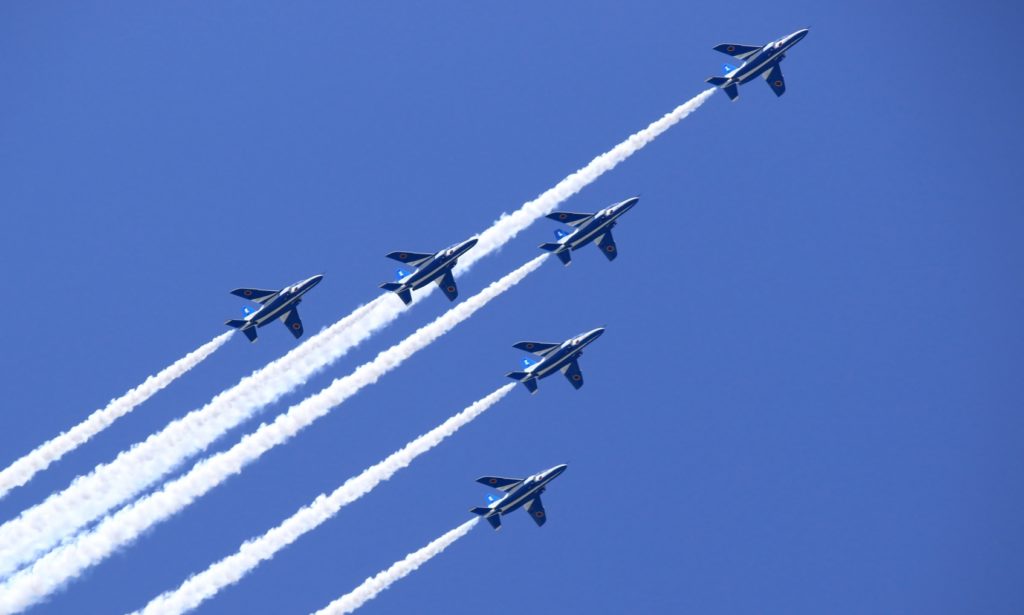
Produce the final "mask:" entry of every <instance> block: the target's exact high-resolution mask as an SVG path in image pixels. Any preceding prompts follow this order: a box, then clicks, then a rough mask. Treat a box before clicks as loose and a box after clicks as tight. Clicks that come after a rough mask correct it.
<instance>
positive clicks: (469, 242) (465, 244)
mask: <svg viewBox="0 0 1024 615" xmlns="http://www.w3.org/2000/svg"><path fill="white" fill-rule="evenodd" d="M478 241H480V239H479V238H477V237H473V238H471V239H467V240H466V241H463V242H462V245H461V246H459V247H460V248H462V251H463V252H465V251H466V250H469V249H470V248H472V247H473V246H475V245H476V242H478Z"/></svg>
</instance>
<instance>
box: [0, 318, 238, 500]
mask: <svg viewBox="0 0 1024 615" xmlns="http://www.w3.org/2000/svg"><path fill="white" fill-rule="evenodd" d="M232 333H233V331H227V332H225V333H222V334H220V335H218V336H217V337H215V338H213V339H212V340H210V341H209V342H206V343H205V344H203V345H202V346H200V347H199V348H197V349H195V350H193V351H192V352H190V353H188V354H187V355H185V356H184V357H182V358H180V359H178V360H177V361H175V362H174V363H172V364H171V365H170V366H168V367H165V368H164V369H163V371H161V372H160V373H158V374H156V375H153V376H150V377H149V378H146V380H145V382H143V383H142V384H140V385H139V386H137V387H135V388H134V389H132V390H130V391H128V392H127V393H125V394H124V395H122V396H121V397H118V398H117V399H113V400H111V401H110V403H109V404H107V406H106V407H105V408H100V409H99V410H96V411H95V412H93V413H92V414H90V415H89V416H88V417H87V418H86V419H85V420H84V421H82V422H81V423H79V424H77V425H75V426H74V427H72V428H71V429H69V430H67V431H65V432H63V433H61V434H60V435H58V436H56V437H54V438H53V439H51V440H49V441H47V442H44V443H43V444H40V445H39V446H38V447H37V448H36V449H35V450H33V451H32V452H30V453H28V454H27V455H25V456H24V457H22V458H21V459H18V460H17V461H15V462H14V463H12V464H11V465H9V466H7V468H5V469H4V470H3V471H0V498H3V497H4V496H6V495H7V494H8V493H10V491H11V490H12V489H15V488H16V487H20V486H22V485H24V484H25V483H27V482H28V481H30V480H32V477H33V476H35V475H36V474H37V473H39V472H42V471H43V470H45V469H46V468H48V467H50V464H51V463H54V462H55V461H57V460H58V459H60V458H61V457H63V456H64V455H66V454H68V453H69V452H71V451H73V450H75V449H76V448H78V447H79V446H81V445H83V444H85V443H86V442H88V441H89V440H90V439H91V438H92V437H93V436H95V435H96V434H98V433H100V432H101V431H103V430H104V429H106V428H107V427H110V426H111V425H112V424H113V423H114V421H116V420H117V419H119V418H121V417H122V416H124V415H126V414H128V413H129V412H131V411H132V410H134V409H135V408H136V407H137V406H138V405H139V404H141V403H143V402H144V401H146V400H147V399H149V398H150V397H152V396H153V395H156V393H157V392H158V391H160V390H161V389H163V388H164V387H166V386H167V385H169V384H171V383H172V382H174V381H175V380H177V379H178V378H180V377H181V376H184V375H185V374H186V373H188V371H189V370H191V369H192V368H193V367H195V366H196V365H199V364H200V363H202V362H203V360H205V359H206V357H208V356H210V355H211V354H213V353H214V352H215V351H216V350H217V349H218V348H220V347H221V346H222V345H224V342H226V341H228V338H230V337H231V334H232Z"/></svg>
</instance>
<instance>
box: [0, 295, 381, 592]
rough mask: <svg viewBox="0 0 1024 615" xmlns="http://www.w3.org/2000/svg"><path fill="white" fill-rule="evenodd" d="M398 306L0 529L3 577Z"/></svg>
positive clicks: (256, 376) (288, 360)
mask: <svg viewBox="0 0 1024 615" xmlns="http://www.w3.org/2000/svg"><path fill="white" fill-rule="evenodd" d="M393 303H394V299H393V298H391V297H386V296H381V297H378V298H377V299H375V300H374V301H371V302H370V303H368V304H366V305H364V306H361V307H359V308H357V309H356V310H355V311H353V312H352V313H351V314H350V315H349V316H347V317H345V318H343V319H342V320H340V321H338V322H337V323H335V324H334V325H332V326H331V327H329V328H327V329H325V330H323V331H321V332H320V333H318V334H317V335H314V336H312V337H310V338H309V340H307V341H306V343H304V344H302V345H300V346H298V347H296V348H294V349H292V350H291V351H290V352H289V353H288V354H286V355H284V356H283V357H281V358H280V359H277V360H276V361H273V362H271V363H270V364H268V365H266V366H264V367H263V368H261V369H259V370H257V371H255V372H253V373H252V374H251V375H249V376H246V377H245V378H242V380H241V381H240V382H239V383H238V384H237V385H235V386H234V387H232V388H230V389H227V390H225V391H223V392H221V393H220V394H218V395H217V396H216V397H214V398H213V399H212V400H210V402H209V403H207V404H206V405H205V406H203V407H202V408H200V409H198V410H193V411H192V412H189V413H188V414H187V415H185V416H184V417H182V418H180V419H177V420H175V421H172V422H171V423H169V424H168V425H167V426H166V427H165V428H164V429H163V430H161V431H159V432H157V433H155V434H152V435H150V436H149V437H148V438H146V440H144V441H142V442H140V443H138V444H136V445H135V446H133V447H131V448H130V449H128V450H125V451H122V452H121V453H120V454H118V456H117V458H115V459H114V460H113V461H111V462H110V463H106V464H100V465H98V466H96V468H95V469H94V470H93V471H92V472H91V473H89V474H86V475H84V476H79V477H78V478H76V479H75V480H74V481H73V482H72V483H71V485H69V486H68V487H67V488H66V489H64V491H61V492H58V493H55V494H52V495H50V496H49V497H48V498H47V499H46V500H44V501H43V502H42V503H40V504H37V505H36V506H33V507H32V508H29V509H27V510H25V511H23V512H22V513H21V514H20V515H19V516H18V517H17V518H15V519H12V520H10V521H8V522H7V523H5V524H3V526H0V576H7V575H9V574H10V573H12V572H14V571H15V570H17V569H18V567H19V566H20V565H21V564H24V563H26V562H29V561H31V560H33V559H35V558H36V557H38V556H39V555H40V554H42V553H44V552H45V551H47V550H48V549H50V548H51V547H53V546H54V545H56V544H57V543H59V542H60V541H61V540H62V539H63V538H64V537H66V536H69V535H71V534H72V533H74V532H75V531H76V530H78V529H80V528H82V527H84V526H85V525H86V524H88V523H89V522H91V521H93V520H95V519H97V518H99V517H100V516H101V515H103V513H105V512H107V511H108V510H110V509H112V508H114V507H115V506H117V505H118V504H121V503H123V502H125V501H127V500H128V499H129V498H132V497H134V496H136V495H138V494H139V493H140V492H142V491H143V490H144V489H145V488H146V487H147V486H149V485H151V484H153V483H154V482H156V481H157V480H159V479H160V478H161V477H163V476H165V475H166V474H167V473H169V472H170V471H172V470H173V469H174V468H176V467H177V466H179V465H180V464H181V463H182V462H184V461H185V460H186V459H188V458H189V457H191V456H193V455H196V454H198V453H200V452H202V451H203V450H205V449H206V447H208V446H209V445H210V444H211V443H212V442H214V441H215V440H216V439H217V438H218V437H219V436H221V435H222V434H224V433H225V432H226V431H228V430H229V429H231V428H232V427H235V426H237V425H239V424H240V423H242V422H243V421H244V420H246V419H247V418H249V417H251V416H252V415H253V414H255V413H256V412H257V411H259V410H260V409H262V408H263V407H264V406H266V405H267V404H270V403H273V402H274V401H276V400H277V399H279V398H280V397H281V396H283V395H284V394H286V393H288V392H289V391H291V390H292V389H294V388H296V387H298V386H300V385H302V384H303V383H305V382H306V380H307V379H308V378H309V377H311V376H312V375H313V374H315V373H316V372H317V371H318V370H320V369H322V368H323V367H325V366H326V365H328V364H330V363H331V362H332V361H334V360H335V359H337V358H339V357H341V356H342V355H344V354H345V352H347V351H348V350H349V349H351V348H352V347H353V346H355V345H356V344H358V343H359V342H361V341H363V340H364V339H366V338H367V337H369V336H370V335H372V333H373V332H374V331H376V330H378V329H380V328H381V327H383V326H385V325H386V324H387V323H388V322H390V321H391V320H393V319H394V317H397V316H398V314H399V313H400V310H396V311H394V312H393V313H391V312H387V311H386V310H382V309H379V308H381V307H383V306H386V305H387V304H393ZM375 308H376V309H375ZM356 323H358V324H359V326H358V327H357V326H355V325H356Z"/></svg>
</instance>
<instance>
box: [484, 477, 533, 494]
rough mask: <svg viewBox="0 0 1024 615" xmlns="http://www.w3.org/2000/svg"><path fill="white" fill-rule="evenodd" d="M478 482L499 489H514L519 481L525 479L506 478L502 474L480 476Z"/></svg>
mask: <svg viewBox="0 0 1024 615" xmlns="http://www.w3.org/2000/svg"><path fill="white" fill-rule="evenodd" d="M476 482H478V483H480V484H481V485H487V486H488V487H491V488H493V489H497V490H498V491H508V490H509V489H512V488H513V487H515V486H516V485H518V484H519V483H521V482H523V479H521V478H504V477H501V476H481V477H480V478H478V479H476Z"/></svg>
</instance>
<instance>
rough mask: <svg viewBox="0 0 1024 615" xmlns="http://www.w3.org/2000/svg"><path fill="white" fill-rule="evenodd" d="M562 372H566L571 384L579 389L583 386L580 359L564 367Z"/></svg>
mask: <svg viewBox="0 0 1024 615" xmlns="http://www.w3.org/2000/svg"><path fill="white" fill-rule="evenodd" d="M562 373H563V374H565V378H566V380H568V381H569V384H571V385H572V386H573V387H575V388H577V389H578V388H580V387H582V386H583V372H581V371H580V364H579V362H578V361H573V362H572V363H570V364H568V365H566V366H565V367H563V368H562Z"/></svg>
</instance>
